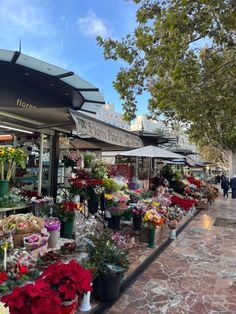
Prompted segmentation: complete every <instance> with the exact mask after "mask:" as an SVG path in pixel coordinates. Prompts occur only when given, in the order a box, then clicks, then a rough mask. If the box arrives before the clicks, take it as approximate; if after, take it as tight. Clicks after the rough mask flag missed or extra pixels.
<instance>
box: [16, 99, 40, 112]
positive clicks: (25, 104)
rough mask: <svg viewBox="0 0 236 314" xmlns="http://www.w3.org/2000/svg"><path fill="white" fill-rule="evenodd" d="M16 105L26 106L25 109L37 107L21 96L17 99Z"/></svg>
mask: <svg viewBox="0 0 236 314" xmlns="http://www.w3.org/2000/svg"><path fill="white" fill-rule="evenodd" d="M16 106H17V107H20V108H25V109H35V108H37V107H36V106H33V105H31V104H29V103H27V102H25V101H24V100H23V99H21V98H17V100H16Z"/></svg>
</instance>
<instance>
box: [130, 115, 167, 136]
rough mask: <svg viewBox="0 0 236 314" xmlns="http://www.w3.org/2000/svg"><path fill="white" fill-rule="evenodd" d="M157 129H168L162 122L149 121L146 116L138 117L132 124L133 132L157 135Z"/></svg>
mask: <svg viewBox="0 0 236 314" xmlns="http://www.w3.org/2000/svg"><path fill="white" fill-rule="evenodd" d="M157 129H166V126H165V125H164V123H163V122H162V121H157V120H152V119H148V118H147V117H146V115H145V114H142V115H138V116H137V117H136V119H135V121H134V122H133V123H132V124H131V126H130V130H131V131H141V130H144V131H146V132H151V133H155V132H156V130H157Z"/></svg>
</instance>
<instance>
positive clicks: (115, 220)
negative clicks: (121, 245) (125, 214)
mask: <svg viewBox="0 0 236 314" xmlns="http://www.w3.org/2000/svg"><path fill="white" fill-rule="evenodd" d="M111 229H112V230H115V231H119V230H120V216H111Z"/></svg>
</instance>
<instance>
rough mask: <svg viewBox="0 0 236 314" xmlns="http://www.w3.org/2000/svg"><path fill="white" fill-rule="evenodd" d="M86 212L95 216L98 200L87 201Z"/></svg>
mask: <svg viewBox="0 0 236 314" xmlns="http://www.w3.org/2000/svg"><path fill="white" fill-rule="evenodd" d="M88 210H89V213H90V214H92V215H95V214H96V213H97V211H98V200H97V199H89V200H88Z"/></svg>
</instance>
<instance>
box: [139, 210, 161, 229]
mask: <svg viewBox="0 0 236 314" xmlns="http://www.w3.org/2000/svg"><path fill="white" fill-rule="evenodd" d="M143 222H144V223H146V224H147V226H148V228H149V229H155V228H156V227H157V226H160V225H162V224H163V223H164V219H163V218H162V217H161V216H160V215H159V214H158V213H157V211H156V210H155V209H150V210H148V211H146V213H145V215H144V217H143Z"/></svg>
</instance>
